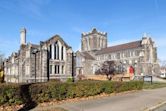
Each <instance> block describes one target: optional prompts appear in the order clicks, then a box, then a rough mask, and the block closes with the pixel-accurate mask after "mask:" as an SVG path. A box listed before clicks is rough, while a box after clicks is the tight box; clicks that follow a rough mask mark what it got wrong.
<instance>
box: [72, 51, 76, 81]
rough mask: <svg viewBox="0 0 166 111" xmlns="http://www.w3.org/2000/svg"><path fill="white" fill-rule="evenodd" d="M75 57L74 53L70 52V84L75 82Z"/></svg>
mask: <svg viewBox="0 0 166 111" xmlns="http://www.w3.org/2000/svg"><path fill="white" fill-rule="evenodd" d="M75 57H76V55H75V53H74V52H72V82H75V78H74V76H75Z"/></svg>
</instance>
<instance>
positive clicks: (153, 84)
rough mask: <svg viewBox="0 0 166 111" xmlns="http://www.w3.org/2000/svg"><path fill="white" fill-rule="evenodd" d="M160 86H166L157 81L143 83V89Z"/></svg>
mask: <svg viewBox="0 0 166 111" xmlns="http://www.w3.org/2000/svg"><path fill="white" fill-rule="evenodd" d="M162 87H166V83H159V82H155V83H152V84H151V83H144V85H143V89H156V88H162Z"/></svg>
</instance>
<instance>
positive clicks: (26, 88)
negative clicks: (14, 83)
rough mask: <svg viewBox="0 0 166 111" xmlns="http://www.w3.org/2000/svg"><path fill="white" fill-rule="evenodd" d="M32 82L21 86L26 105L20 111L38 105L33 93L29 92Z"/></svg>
mask: <svg viewBox="0 0 166 111" xmlns="http://www.w3.org/2000/svg"><path fill="white" fill-rule="evenodd" d="M30 85H31V84H25V85H21V86H20V95H21V98H22V99H23V103H24V106H23V107H22V108H21V109H19V110H18V111H29V110H30V109H33V108H35V107H36V106H37V103H36V102H35V101H33V100H32V98H31V95H30V93H29V86H30Z"/></svg>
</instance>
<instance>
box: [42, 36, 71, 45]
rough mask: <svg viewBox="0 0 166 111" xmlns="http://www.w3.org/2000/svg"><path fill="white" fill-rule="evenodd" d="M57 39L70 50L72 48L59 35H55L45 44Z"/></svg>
mask: <svg viewBox="0 0 166 111" xmlns="http://www.w3.org/2000/svg"><path fill="white" fill-rule="evenodd" d="M53 39H56V40H59V41H60V42H62V43H64V44H65V46H67V47H68V48H71V46H69V45H68V44H67V43H66V42H65V41H64V40H63V39H62V38H61V37H60V36H59V35H54V36H52V37H51V38H49V39H48V40H46V41H45V42H44V43H49V41H51V40H53Z"/></svg>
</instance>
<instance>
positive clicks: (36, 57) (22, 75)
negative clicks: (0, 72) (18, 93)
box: [4, 29, 72, 83]
mask: <svg viewBox="0 0 166 111" xmlns="http://www.w3.org/2000/svg"><path fill="white" fill-rule="evenodd" d="M20 37H21V40H20V43H21V44H20V49H19V51H18V52H17V53H12V55H11V56H10V57H9V58H7V59H6V60H5V62H4V73H5V81H6V82H14V83H23V82H24V83H25V82H26V83H32V82H45V81H48V80H50V79H63V80H66V79H67V78H69V77H71V73H72V70H71V66H72V62H71V61H72V49H71V47H70V46H69V45H67V44H66V43H65V42H64V41H63V39H62V38H61V37H60V36H59V35H55V36H53V37H51V38H50V39H48V40H46V41H44V42H42V41H41V42H40V44H39V45H36V44H31V43H28V44H26V30H25V29H21V34H20Z"/></svg>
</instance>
